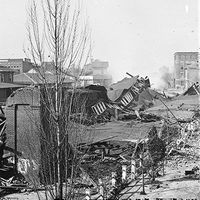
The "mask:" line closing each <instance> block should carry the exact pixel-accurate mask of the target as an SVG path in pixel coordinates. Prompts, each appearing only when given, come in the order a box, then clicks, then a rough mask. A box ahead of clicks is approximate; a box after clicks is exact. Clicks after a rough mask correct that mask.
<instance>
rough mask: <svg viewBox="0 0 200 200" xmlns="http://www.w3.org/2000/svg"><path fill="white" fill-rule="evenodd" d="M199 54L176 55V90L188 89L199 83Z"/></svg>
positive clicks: (183, 53) (178, 53)
mask: <svg viewBox="0 0 200 200" xmlns="http://www.w3.org/2000/svg"><path fill="white" fill-rule="evenodd" d="M199 73H200V71H199V53H198V52H176V53H175V54H174V80H175V87H176V88H185V89H187V88H188V87H189V86H191V85H192V84H193V83H195V82H198V81H199Z"/></svg>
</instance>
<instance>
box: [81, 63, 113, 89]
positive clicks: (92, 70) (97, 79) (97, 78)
mask: <svg viewBox="0 0 200 200" xmlns="http://www.w3.org/2000/svg"><path fill="white" fill-rule="evenodd" d="M108 67H109V63H108V62H105V61H100V60H94V61H92V62H91V63H89V64H87V65H85V66H84V74H85V75H86V76H93V83H94V84H99V85H102V86H105V87H108V86H109V85H110V84H111V83H112V76H111V75H110V74H109V73H108Z"/></svg>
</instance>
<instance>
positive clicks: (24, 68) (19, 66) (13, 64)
mask: <svg viewBox="0 0 200 200" xmlns="http://www.w3.org/2000/svg"><path fill="white" fill-rule="evenodd" d="M0 65H1V66H4V67H7V68H10V69H14V70H15V73H17V74H20V73H26V72H28V71H29V70H30V69H32V68H33V67H34V65H33V63H31V60H30V59H28V58H24V59H23V58H18V59H0Z"/></svg>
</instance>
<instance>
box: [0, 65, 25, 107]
mask: <svg viewBox="0 0 200 200" xmlns="http://www.w3.org/2000/svg"><path fill="white" fill-rule="evenodd" d="M14 72H15V70H13V69H9V68H7V67H4V66H0V105H5V102H6V100H7V98H8V97H9V96H10V95H11V94H12V92H13V91H15V90H17V89H18V88H21V87H23V86H22V85H17V84H13V74H14Z"/></svg>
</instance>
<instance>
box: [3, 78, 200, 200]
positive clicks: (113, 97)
mask: <svg viewBox="0 0 200 200" xmlns="http://www.w3.org/2000/svg"><path fill="white" fill-rule="evenodd" d="M192 89H193V91H195V92H196V93H195V92H191V90H192ZM197 89H198V88H197V86H196V85H193V86H192V88H191V89H189V90H188V91H187V92H185V93H184V94H183V95H179V96H176V97H174V98H167V96H166V95H163V94H160V93H158V92H156V91H154V90H152V89H151V88H150V81H149V79H148V77H145V78H142V77H138V76H136V77H131V78H126V79H124V80H122V81H120V82H118V83H116V84H113V85H112V86H111V88H110V89H109V90H106V89H105V88H104V87H102V86H94V85H93V86H89V87H87V88H85V89H83V90H82V89H80V90H79V91H78V93H79V94H81V95H84V94H85V93H87V94H88V93H89V94H92V95H93V97H94V98H92V99H91V100H90V99H89V100H88V102H87V103H86V107H87V108H86V112H87V114H86V115H85V116H84V118H83V116H82V115H81V113H80V115H76V113H75V112H74V113H73V114H72V115H71V116H70V119H71V120H73V122H76V123H79V124H81V125H83V126H87V131H86V133H85V136H84V137H83V138H82V140H81V142H79V144H78V148H77V151H78V155H80V157H81V162H80V169H79V177H78V178H77V180H76V183H75V184H76V187H77V188H82V193H83V192H85V191H87V195H86V196H87V197H88V196H90V198H92V197H96V196H104V197H105V198H107V199H123V198H124V197H127V195H128V192H127V190H128V189H127V188H129V187H130V188H131V189H130V190H132V191H133V192H132V196H134V195H135V194H137V195H138V194H139V193H140V192H141V191H142V193H145V191H144V190H146V189H145V188H146V187H148V186H149V191H157V190H165V189H166V188H169V187H170V186H169V182H170V181H167V182H166V183H165V182H162V181H160V180H161V179H163V178H164V177H165V174H166V169H168V168H170V169H171V170H178V169H179V167H182V166H184V165H185V166H186V165H187V162H189V161H188V160H193V161H198V159H199V156H200V151H199V149H198V148H197V145H196V144H197V143H198V142H200V138H199V123H200V119H199V117H200V115H199V110H198V109H199V107H198V104H197V102H196V101H197V99H198V96H197V95H196V94H199V93H197V91H198V90H197ZM190 95H193V96H192V98H191V97H190ZM12 98H14V97H13V96H12ZM10 101H11V99H10ZM0 119H1V120H4V121H5V120H6V119H5V117H2V118H0ZM2 122H3V121H2ZM0 128H1V124H0ZM1 130H2V131H1V134H0V145H1V146H0V153H1V156H0V161H1V167H2V170H6V164H9V165H10V166H11V168H12V169H15V168H14V167H15V165H14V164H15V163H14V164H11V163H10V162H9V158H10V157H11V158H12V157H15V156H18V157H20V156H21V155H22V153H21V152H16V151H13V152H12V154H11V155H9V156H5V153H4V151H5V150H6V148H8V147H6V145H5V144H6V137H5V134H4V133H5V131H4V128H1ZM92 130H93V131H92ZM91 133H92V138H91V137H90V136H91ZM69 140H70V142H71V143H72V139H71V137H69ZM197 140H199V141H197ZM9 148H11V147H9ZM11 149H12V148H11ZM13 153H14V154H13ZM11 160H12V159H11ZM28 167H29V166H28ZM4 175H5V173H1V169H0V183H1V185H0V187H1V188H4V189H5V188H15V189H16V188H17V189H20V190H22V189H25V188H27V189H28V188H30V187H29V186H28V184H27V182H26V181H25V179H23V178H21V179H20V182H19V183H18V182H17V183H16V182H15V181H14V180H15V178H16V177H17V176H16V174H15V173H14V172H13V173H11V175H9V176H6V177H4ZM18 175H19V173H18ZM24 177H26V176H24ZM186 177H187V178H189V179H190V178H191V179H195V178H199V165H198V164H196V165H195V166H193V167H191V168H189V169H186V170H184V171H183V172H182V171H180V175H179V174H178V175H177V177H176V178H175V177H174V179H173V181H174V180H176V179H177V180H178V179H181V178H183V179H184V178H186ZM123 191H124V192H123ZM146 193H147V194H148V192H146ZM129 197H131V196H130V195H129Z"/></svg>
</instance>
